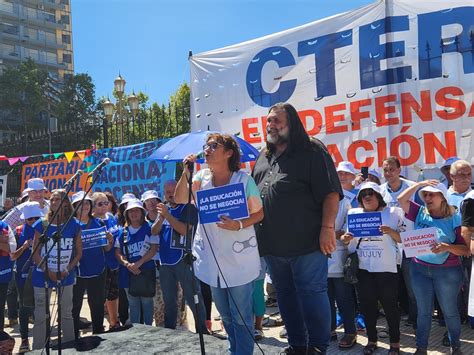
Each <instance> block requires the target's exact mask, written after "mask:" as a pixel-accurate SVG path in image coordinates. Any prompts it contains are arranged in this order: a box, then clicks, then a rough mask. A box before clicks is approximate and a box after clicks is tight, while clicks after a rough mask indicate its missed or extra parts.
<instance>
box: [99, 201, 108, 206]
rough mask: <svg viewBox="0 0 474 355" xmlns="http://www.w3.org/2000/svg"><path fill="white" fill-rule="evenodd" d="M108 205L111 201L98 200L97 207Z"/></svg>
mask: <svg viewBox="0 0 474 355" xmlns="http://www.w3.org/2000/svg"><path fill="white" fill-rule="evenodd" d="M108 205H109V201H100V202H97V207H103V206H108Z"/></svg>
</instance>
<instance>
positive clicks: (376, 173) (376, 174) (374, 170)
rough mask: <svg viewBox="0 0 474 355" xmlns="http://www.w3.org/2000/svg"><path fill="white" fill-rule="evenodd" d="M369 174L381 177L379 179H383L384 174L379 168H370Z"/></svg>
mask: <svg viewBox="0 0 474 355" xmlns="http://www.w3.org/2000/svg"><path fill="white" fill-rule="evenodd" d="M369 175H373V176H375V177H376V178H377V179H379V181H381V180H382V175H381V174H380V173H379V172H378V170H377V169H370V170H369Z"/></svg>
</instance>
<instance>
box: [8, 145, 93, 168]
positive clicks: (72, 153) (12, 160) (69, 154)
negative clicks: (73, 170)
mask: <svg viewBox="0 0 474 355" xmlns="http://www.w3.org/2000/svg"><path fill="white" fill-rule="evenodd" d="M91 154H92V150H91V149H84V150H76V151H70V152H62V153H52V154H38V155H28V156H23V157H13V158H9V157H7V156H5V155H0V161H1V160H6V161H8V164H10V166H12V165H15V164H16V163H18V162H19V161H20V162H22V163H24V162H25V161H27V160H28V159H30V158H39V157H42V158H45V159H51V158H53V159H59V158H62V157H63V156H64V157H65V158H66V160H67V162H68V163H70V162H71V160H72V159H73V158H74V156H77V157H78V158H79V159H80V160H81V161H83V160H84V159H85V158H86V157H88V156H90V155H91Z"/></svg>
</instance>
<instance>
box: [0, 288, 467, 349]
mask: <svg viewBox="0 0 474 355" xmlns="http://www.w3.org/2000/svg"><path fill="white" fill-rule="evenodd" d="M53 298H54V297H53ZM52 307H54V309H53V313H52V316H53V318H54V315H55V313H54V312H55V311H54V310H55V304H53V305H52ZM188 310H189V309H188ZM277 311H278V309H277V308H268V309H267V314H266V316H265V317H266V318H268V317H269V318H271V319H278V314H275V313H277ZM89 312H90V311H89V307H88V305H87V301H84V306H83V309H82V312H81V316H82V317H86V318H87V319H89V320H90V313H89ZM213 314H215V315H216V316H217V313H216V310H215V307H213ZM270 315H271V316H270ZM5 321H7V320H5ZM193 323H194V322H193V320H192V314H191V312H188V326H189V327H190V328H191V329H194V325H193ZM105 324H106V327H107V328H108V323H107V321H106V322H105ZM219 328H220V323H219V322H218V321H213V329H214V330H218V329H219ZM282 328H283V327H282V326H276V327H268V326H266V327H264V333H265V338H264V339H263V340H261V341H260V342H259V343H260V344H265V345H269V346H270V347H268V348H266V349H265V350H266V351H265V353H266V354H268V353H278V350H275V349H276V348H273V347H272V346H276V347H280V348H283V347H285V346H287V342H286V339H282V338H280V337H279V333H280V331H281V330H282ZM378 328H379V330H385V329H386V322H385V319H384V318H380V320H379V322H378ZM31 329H32V325H30V335H31V334H32V332H31ZM5 330H6V331H7V332H8V333H10V334H11V335H12V336H13V337H15V339H16V346H15V352H16V351H18V348H19V345H20V338H19V328H18V325H16V326H15V327H14V328H5ZM445 330H446V328H444V327H440V326H439V325H438V323H437V322H436V321H433V327H432V331H431V338H430V344H431V345H430V348H429V354H433V355H434V354H449V348H447V347H444V346H443V345H442V343H441V342H442V338H443V334H444V332H445ZM401 333H402V337H401V344H402V352H403V354H411V353H413V352H414V351H415V334H414V332H413V329H412V328H411V327H407V326H405V325H404V322H403V321H402V322H401ZM53 334H55V332H54V331H53ZM82 334H83V335H84V336H86V335H91V333H90V330H89V331H84V332H83V333H82ZM116 334H117V335H116V337H118V339H120V335H119V334H120V333H116ZM177 335H178V334H177ZM338 335H339V337H341V336H342V335H343V330H342V329H338ZM195 337H196V338H197V335H196V336H195ZM461 339H462V350H463V352H464V354H466V355H474V330H472V329H470V328H469V327H468V326H466V325H463V328H462V334H461ZM31 341H32V339H31V337H30V342H31ZM221 342H222V345H223V347H222V348H223V349H225V347H224V346H225V344H226V341H225V340H221ZM366 344H367V337H366V335H365V333H363V332H362V333H359V335H358V339H357V345H356V346H354V348H352V349H350V350H345V351H341V350H339V349H338V347H337V343H336V342H332V343H331V346H330V348H329V351H328V354H345V355H352V354H361V353H362V349H363V347H364V346H365V345H366ZM388 348H389V345H388V339H387V338H382V339H380V341H379V350H377V352H376V354H385V353H386V352H387V350H388ZM270 349H271V350H270ZM162 350H163V349H162ZM189 350H190V349H189ZM105 353H109V352H108V351H106V352H105ZM121 353H124V351H121ZM141 353H144V352H143V351H142V352H141ZM146 353H147V352H146ZM191 353H194V352H193V351H191ZM255 353H256V354H258V353H261V352H260V351H259V349H258V348H257V347H256V348H255Z"/></svg>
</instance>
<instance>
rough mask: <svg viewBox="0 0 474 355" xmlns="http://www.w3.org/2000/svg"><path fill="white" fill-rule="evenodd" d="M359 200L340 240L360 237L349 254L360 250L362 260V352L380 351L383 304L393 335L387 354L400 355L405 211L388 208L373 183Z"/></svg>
mask: <svg viewBox="0 0 474 355" xmlns="http://www.w3.org/2000/svg"><path fill="white" fill-rule="evenodd" d="M357 201H359V204H360V206H361V207H360V208H351V209H350V210H349V212H348V216H347V220H348V222H347V232H346V233H345V234H344V235H342V236H341V240H342V241H343V242H344V243H345V244H347V245H349V243H350V242H351V240H352V239H353V238H354V237H355V236H357V238H356V240H355V241H353V242H352V243H350V245H349V252H355V251H357V255H358V257H359V272H358V274H357V278H358V279H359V282H358V283H357V286H356V287H357V291H358V296H359V302H360V308H361V311H362V314H363V315H364V316H365V324H366V329H367V337H368V340H369V341H368V343H367V346H366V347H365V348H364V351H363V353H364V354H367V355H370V354H372V353H374V352H375V350H376V349H377V318H378V314H379V310H378V302H379V301H380V303H381V304H382V307H383V309H384V311H385V316H386V319H387V323H388V330H389V336H390V350H389V352H388V354H389V355H395V354H400V313H399V310H398V304H397V300H398V277H399V275H398V270H397V253H398V247H397V243H400V241H401V239H400V233H399V232H400V228H401V226H402V225H403V212H402V210H401V209H400V208H398V207H387V204H386V203H385V201H384V199H383V197H382V191H381V189H380V186H379V185H377V184H376V183H373V182H366V183H363V184H362V185H361V186H360V189H359V192H358V194H357ZM365 232H367V233H365ZM356 246H357V247H356Z"/></svg>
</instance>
